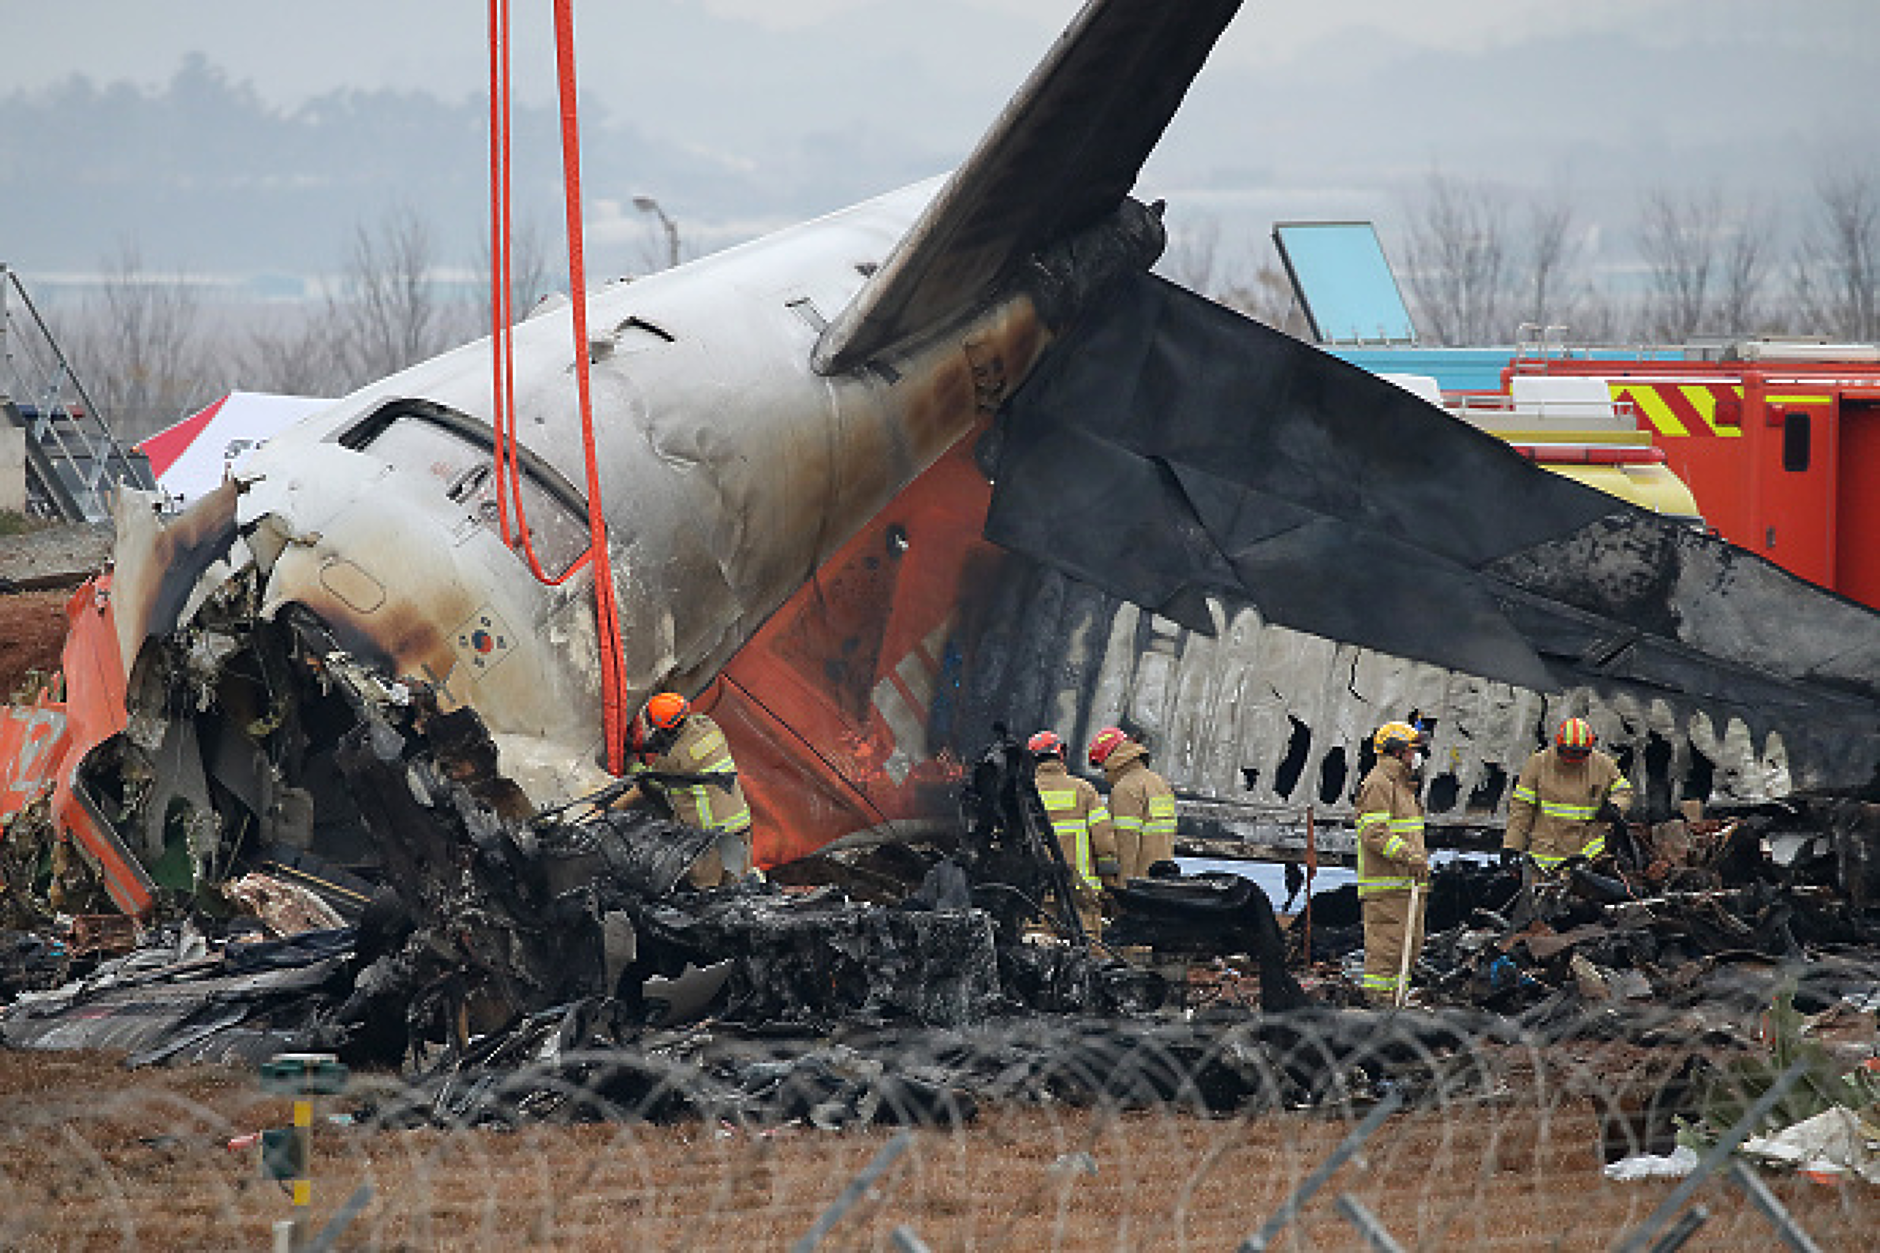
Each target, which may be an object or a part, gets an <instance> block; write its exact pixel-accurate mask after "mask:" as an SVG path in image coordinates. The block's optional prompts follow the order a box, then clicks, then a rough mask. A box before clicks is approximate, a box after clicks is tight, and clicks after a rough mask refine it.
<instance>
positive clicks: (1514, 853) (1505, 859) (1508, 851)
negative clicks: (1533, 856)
mask: <svg viewBox="0 0 1880 1253" xmlns="http://www.w3.org/2000/svg"><path fill="white" fill-rule="evenodd" d="M1522 856H1523V854H1522V852H1521V850H1520V849H1518V848H1503V849H1502V850H1501V868H1502V869H1503V870H1516V869H1519V868H1520V866H1521V858H1522Z"/></svg>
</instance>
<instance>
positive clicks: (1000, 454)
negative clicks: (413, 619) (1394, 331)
mask: <svg viewBox="0 0 1880 1253" xmlns="http://www.w3.org/2000/svg"><path fill="white" fill-rule="evenodd" d="M993 455H994V457H995V466H994V478H995V482H996V487H995V489H994V493H993V501H992V508H991V511H990V514H989V515H988V519H987V524H986V535H987V538H989V539H991V540H993V541H994V542H996V543H998V544H1001V545H1003V546H1005V547H1007V548H1010V549H1013V550H1016V551H1019V552H1022V553H1025V554H1027V555H1029V556H1032V557H1034V558H1036V559H1038V560H1040V561H1043V562H1045V563H1046V564H1048V565H1052V566H1055V567H1056V568H1058V569H1060V570H1063V571H1064V572H1065V573H1067V574H1070V575H1072V576H1074V577H1076V578H1078V579H1081V580H1084V581H1086V582H1088V583H1091V584H1093V585H1095V586H1097V587H1100V588H1103V589H1105V590H1107V591H1110V592H1112V593H1114V594H1116V595H1119V596H1122V597H1125V598H1126V599H1129V600H1132V601H1134V602H1136V603H1137V604H1139V605H1142V606H1143V607H1145V608H1147V609H1150V610H1152V611H1154V612H1157V613H1160V614H1162V615H1163V616H1165V617H1168V618H1171V619H1173V620H1175V621H1178V622H1180V623H1182V624H1183V625H1185V626H1189V627H1191V628H1194V629H1196V630H1199V631H1203V632H1211V631H1212V629H1213V623H1212V619H1211V617H1210V615H1209V613H1208V610H1207V607H1206V604H1205V596H1206V595H1207V594H1209V593H1214V594H1222V595H1225V596H1227V597H1229V598H1233V599H1238V600H1241V601H1245V602H1251V603H1252V604H1254V605H1256V606H1257V607H1258V608H1259V610H1260V611H1261V613H1262V614H1263V615H1265V616H1266V617H1267V618H1269V619H1271V620H1273V621H1275V622H1278V623H1281V624H1283V625H1286V626H1290V627H1293V628H1295V629H1298V630H1302V631H1307V632H1310V633H1312V634H1315V635H1322V636H1327V637H1329V638H1333V639H1338V640H1343V641H1348V642H1351V643H1356V644H1361V645H1364V646H1366V647H1370V648H1376V649H1380V650H1383V651H1385V652H1390V653H1395V654H1398V655H1401V656H1406V657H1410V658H1414V659H1418V660H1422V661H1428V662H1433V663H1436V664H1438V665H1442V666H1446V667H1449V668H1452V669H1456V670H1461V671H1465V672H1468V673H1471V674H1476V675H1481V676H1484V677H1487V678H1491V679H1499V680H1504V681H1507V682H1510V683H1514V684H1517V685H1519V686H1522V687H1528V688H1533V689H1536V690H1541V691H1549V690H1556V689H1558V688H1559V687H1561V686H1562V685H1563V684H1573V683H1586V682H1593V683H1602V682H1603V683H1607V684H1614V683H1623V684H1631V685H1640V686H1642V687H1644V688H1650V689H1656V690H1659V691H1663V692H1665V693H1667V694H1683V695H1685V696H1691V697H1703V698H1708V699H1722V700H1727V701H1730V702H1732V703H1734V704H1738V705H1743V706H1750V707H1756V708H1760V709H1761V710H1762V711H1763V713H1764V714H1765V717H1766V718H1774V719H1775V720H1776V721H1778V722H1781V723H1786V724H1787V725H1788V726H1790V727H1791V728H1794V729H1795V730H1796V732H1797V733H1799V734H1804V735H1806V736H1807V737H1808V738H1810V739H1817V740H1818V739H1819V738H1821V737H1838V738H1841V739H1843V741H1845V739H1846V737H1848V736H1850V735H1851V736H1852V738H1853V740H1854V741H1855V743H1853V744H1846V743H1845V742H1844V743H1843V748H1842V751H1840V752H1836V753H1833V754H1831V755H1832V756H1834V757H1837V758H1838V759H1839V760H1840V761H1841V762H1842V764H1843V765H1844V766H1845V767H1846V771H1845V772H1843V774H1842V777H1843V779H1844V780H1845V781H1847V782H1849V783H1853V784H1860V783H1865V782H1866V781H1867V779H1866V774H1867V773H1868V772H1870V771H1871V770H1872V769H1873V768H1874V767H1873V761H1874V758H1875V755H1876V745H1877V744H1880V614H1875V613H1873V612H1872V611H1870V610H1867V609H1865V608H1863V607H1862V606H1859V605H1856V604H1854V603H1852V602H1850V601H1847V600H1844V599H1843V598H1841V597H1838V596H1835V595H1834V594H1833V593H1830V592H1827V591H1823V590H1822V589H1819V588H1816V587H1814V586H1812V585H1811V584H1808V583H1806V582H1804V581H1802V580H1800V579H1797V578H1795V577H1793V576H1792V575H1789V574H1787V573H1786V572H1784V571H1782V570H1780V569H1779V568H1777V567H1775V566H1773V565H1771V564H1770V563H1768V562H1766V561H1764V560H1762V559H1761V558H1759V557H1756V556H1755V555H1754V554H1751V553H1748V552H1745V551H1743V550H1741V549H1738V548H1735V547H1734V546H1732V545H1729V544H1727V543H1724V542H1723V541H1720V540H1716V539H1713V538H1711V537H1708V536H1706V535H1703V534H1701V533H1699V532H1696V531H1693V530H1691V529H1689V528H1687V527H1682V526H1678V525H1674V524H1672V523H1669V522H1666V521H1664V520H1661V519H1659V518H1658V517H1657V516H1656V515H1653V514H1650V513H1647V512H1645V511H1643V510H1640V509H1637V508H1636V507H1634V506H1631V505H1629V504H1626V503H1624V502H1621V501H1618V500H1615V499H1614V498H1612V497H1610V496H1607V495H1605V494H1603V493H1600V492H1597V491H1594V490H1593V489H1590V488H1587V487H1584V486H1582V485H1580V484H1578V483H1574V482H1572V481H1570V480H1567V479H1565V478H1562V477H1560V476H1557V475H1553V474H1550V473H1548V472H1547V471H1544V470H1542V469H1540V468H1538V467H1537V466H1534V465H1532V464H1531V463H1529V462H1528V461H1526V460H1525V459H1524V458H1522V457H1521V456H1520V455H1519V454H1517V453H1516V452H1514V451H1513V450H1512V449H1510V448H1509V447H1507V445H1505V444H1504V443H1502V442H1501V441H1500V440H1497V439H1495V438H1493V437H1492V436H1489V435H1486V434H1483V433H1482V432H1479V431H1476V430H1474V429H1473V428H1471V427H1469V426H1467V425H1466V424H1464V423H1460V422H1457V421H1456V420H1455V419H1453V418H1452V417H1450V416H1449V415H1447V414H1445V413H1444V412H1443V411H1442V410H1440V409H1438V408H1436V407H1435V406H1432V405H1429V404H1427V403H1426V402H1424V401H1422V400H1420V399H1418V398H1416V397H1414V396H1412V395H1411V394H1410V393H1408V392H1406V391H1404V390H1402V389H1400V388H1398V387H1396V386H1394V385H1393V384H1391V383H1389V382H1386V381H1384V380H1382V379H1379V378H1377V377H1376V376H1374V375H1371V374H1369V373H1367V372H1365V371H1363V370H1360V369H1358V368H1356V367H1353V366H1350V365H1348V364H1346V363H1344V362H1341V361H1338V360H1336V359H1334V358H1332V357H1330V356H1328V355H1326V354H1324V353H1322V352H1319V351H1318V350H1317V349H1314V348H1312V347H1310V346H1309V345H1306V344H1304V343H1301V342H1299V341H1297V340H1294V339H1292V338H1290V337H1288V336H1285V335H1282V334H1280V333H1278V332H1276V331H1273V330H1271V329H1269V328H1267V327H1265V326H1262V325H1260V324H1259V323H1257V322H1254V321H1251V320H1250V319H1247V318H1244V317H1242V316H1240V315H1239V314H1237V313H1234V312H1233V311H1231V310H1229V309H1225V308H1222V307H1221V306H1219V305H1216V304H1214V303H1212V302H1210V301H1207V300H1205V299H1202V298H1201V297H1199V296H1196V295H1194V294H1193V293H1190V292H1187V291H1184V290H1182V289H1181V288H1179V287H1176V286H1174V285H1172V284H1169V283H1167V282H1164V281H1162V280H1160V279H1156V278H1154V277H1152V276H1141V277H1136V276H1132V277H1130V278H1129V279H1127V280H1125V281H1124V282H1123V283H1122V284H1120V285H1119V286H1118V288H1117V289H1116V290H1115V292H1114V298H1113V299H1111V300H1109V301H1106V302H1105V303H1104V304H1103V306H1102V307H1101V308H1096V309H1092V310H1091V311H1090V312H1089V313H1088V314H1087V315H1086V316H1085V317H1084V318H1083V319H1082V320H1081V321H1080V322H1079V323H1078V324H1077V325H1076V326H1074V327H1072V328H1069V329H1068V330H1067V331H1066V332H1065V334H1064V337H1063V338H1062V339H1061V340H1060V342H1059V345H1058V351H1055V352H1053V353H1052V354H1051V355H1050V357H1049V358H1048V359H1047V360H1046V362H1045V363H1044V364H1043V365H1042V366H1041V368H1040V369H1039V371H1038V372H1037V373H1036V374H1034V375H1033V377H1032V378H1031V379H1029V380H1028V381H1027V383H1026V384H1025V386H1024V387H1023V388H1021V389H1020V390H1019V392H1018V393H1017V394H1016V395H1015V396H1014V397H1013V399H1012V400H1011V401H1010V402H1009V404H1008V406H1007V408H1006V411H1005V413H1004V415H1003V419H1002V423H1001V426H1000V428H999V430H998V441H997V448H996V452H995V453H994V454H993ZM1830 728H1832V730H1830ZM1862 763H1864V764H1862ZM1849 773H1851V774H1852V776H1853V777H1851V778H1850V777H1848V775H1849Z"/></svg>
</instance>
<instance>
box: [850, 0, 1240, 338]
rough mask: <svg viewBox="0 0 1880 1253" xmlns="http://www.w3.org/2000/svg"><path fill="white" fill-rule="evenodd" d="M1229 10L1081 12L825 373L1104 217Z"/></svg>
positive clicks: (938, 319) (947, 312)
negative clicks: (1047, 246) (1054, 241)
mask: <svg viewBox="0 0 1880 1253" xmlns="http://www.w3.org/2000/svg"><path fill="white" fill-rule="evenodd" d="M1239 8H1240V0H1185V2H1184V3H1181V4H1169V3H1167V0H1092V3H1090V4H1087V5H1086V6H1085V7H1084V9H1083V11H1082V12H1080V13H1079V14H1078V15H1077V17H1076V19H1075V20H1074V21H1073V22H1072V23H1071V26H1070V28H1069V29H1068V30H1066V31H1065V32H1064V34H1063V36H1062V37H1061V38H1060V39H1059V40H1058V42H1057V44H1056V46H1055V47H1053V49H1052V50H1051V53H1050V55H1048V56H1047V57H1046V58H1045V59H1044V61H1043V62H1041V63H1040V64H1039V66H1038V68H1037V69H1035V70H1033V71H1032V74H1031V77H1030V78H1029V79H1027V80H1026V82H1025V85H1024V86H1023V87H1022V88H1020V89H1019V92H1018V94H1017V95H1015V96H1014V97H1013V98H1012V100H1011V102H1010V103H1008V104H1007V105H1006V107H1005V110H1004V112H1003V113H1001V114H1000V115H999V119H998V121H997V122H995V123H994V124H993V126H992V129H991V130H989V131H988V132H987V133H986V135H985V136H984V138H982V139H981V140H980V142H979V146H978V147H977V148H975V149H974V151H973V153H972V155H971V156H969V157H968V158H967V159H966V162H965V163H964V164H963V165H961V166H960V167H959V169H958V170H956V171H955V172H954V173H953V175H952V177H951V178H949V179H948V180H947V182H946V184H945V186H944V187H942V188H941V190H940V193H939V195H938V196H936V197H935V198H934V200H933V202H932V203H931V204H930V205H929V206H928V207H927V209H926V211H925V212H924V213H923V214H922V215H921V217H920V219H919V220H918V221H917V222H916V223H915V224H914V226H913V228H912V229H911V230H910V231H909V232H908V233H907V234H906V236H904V237H903V238H902V239H901V241H900V242H899V243H898V244H897V245H896V247H895V249H894V251H893V252H892V253H891V254H889V256H888V258H887V260H886V261H885V262H884V263H883V265H882V267H881V269H880V270H879V271H878V272H877V273H876V274H875V276H874V277H873V278H872V279H871V280H870V281H869V283H868V285H867V286H866V287H864V288H863V289H862V290H861V291H860V292H859V293H857V295H856V298H855V300H854V301H853V302H852V303H851V304H850V305H849V306H848V308H847V309H845V310H844V311H843V312H842V314H841V315H840V316H839V317H837V318H836V320H835V321H834V322H832V323H831V324H830V325H829V327H828V329H827V330H825V331H824V332H823V334H822V336H821V338H820V339H819V340H818V342H817V345H816V351H815V364H816V368H817V370H818V371H819V372H821V373H824V374H833V373H838V372H840V371H843V370H847V369H851V368H853V367H855V366H857V365H860V364H862V363H863V362H865V361H867V360H869V359H870V358H871V357H873V356H875V355H877V354H879V353H881V352H882V351H884V350H886V349H888V348H890V347H892V346H894V345H895V344H897V343H900V342H902V341H904V340H907V339H910V338H912V337H913V336H915V335H918V334H922V333H925V332H929V331H932V330H933V329H934V328H935V327H938V326H941V325H943V324H945V323H947V322H949V321H951V320H953V319H954V318H956V317H958V316H959V315H960V314H962V313H965V312H967V311H968V310H969V309H971V308H972V307H973V306H974V305H975V304H977V303H979V302H980V301H981V300H983V299H984V298H985V297H986V294H987V293H988V292H991V291H993V290H995V289H996V288H997V287H998V286H999V285H1000V284H1002V283H1003V282H1004V281H1005V280H1007V279H1009V278H1010V277H1011V276H1012V274H1013V273H1014V272H1015V271H1016V270H1017V269H1018V267H1020V266H1021V265H1023V264H1024V263H1025V262H1026V261H1027V260H1028V259H1029V258H1031V257H1032V256H1033V255H1034V254H1036V253H1037V252H1039V251H1040V250H1041V249H1043V248H1044V246H1045V245H1046V244H1048V243H1050V242H1052V241H1053V240H1057V239H1062V238H1064V237H1067V236H1070V235H1074V234H1076V233H1077V232H1079V231H1081V230H1083V229H1084V228H1085V227H1088V226H1091V225H1092V224H1094V223H1096V222H1098V221H1099V220H1101V219H1102V218H1104V217H1106V216H1107V215H1108V214H1110V213H1111V212H1112V211H1114V210H1115V209H1116V208H1117V207H1118V206H1119V205H1120V204H1121V203H1122V201H1123V197H1124V196H1125V195H1126V194H1127V193H1128V192H1129V189H1130V188H1131V187H1132V186H1133V185H1134V184H1135V181H1136V175H1137V173H1138V172H1139V171H1140V170H1141V168H1142V163H1143V162H1144V161H1145V160H1147V159H1148V156H1149V153H1150V150H1151V149H1153V148H1154V147H1155V145H1156V141H1157V140H1158V139H1160V138H1161V136H1162V132H1163V130H1164V129H1166V127H1167V126H1168V123H1169V119H1170V118H1172V117H1173V116H1174V114H1175V109H1176V107H1177V106H1178V105H1180V103H1181V100H1182V97H1183V96H1184V95H1185V94H1186V93H1187V90H1188V84H1189V83H1190V82H1192V81H1193V80H1194V77H1195V75H1196V74H1197V73H1198V72H1199V71H1200V69H1201V65H1202V62H1203V61H1205V60H1206V59H1207V56H1208V52H1209V50H1210V49H1211V48H1213V46H1214V42H1215V40H1216V39H1218V38H1219V37H1220V34H1221V32H1222V30H1224V29H1225V28H1226V26H1227V23H1228V22H1229V21H1230V20H1232V18H1233V16H1234V13H1235V12H1236V11H1237V10H1238V9H1239Z"/></svg>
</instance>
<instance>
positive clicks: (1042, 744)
mask: <svg viewBox="0 0 1880 1253" xmlns="http://www.w3.org/2000/svg"><path fill="white" fill-rule="evenodd" d="M1025 748H1026V751H1028V752H1029V753H1031V755H1032V756H1034V757H1062V756H1063V755H1064V741H1063V740H1061V739H1059V738H1058V733H1057V732H1056V731H1040V732H1038V734H1036V735H1034V736H1032V737H1031V738H1030V739H1028V740H1026V741H1025Z"/></svg>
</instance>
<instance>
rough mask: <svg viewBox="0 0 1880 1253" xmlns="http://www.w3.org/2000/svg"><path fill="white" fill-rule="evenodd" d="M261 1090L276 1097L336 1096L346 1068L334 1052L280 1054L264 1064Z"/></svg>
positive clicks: (342, 1085) (344, 1076) (343, 1087)
mask: <svg viewBox="0 0 1880 1253" xmlns="http://www.w3.org/2000/svg"><path fill="white" fill-rule="evenodd" d="M261 1090H262V1091H263V1092H267V1093H269V1094H271V1095H273V1096H333V1095H335V1094H336V1093H339V1092H344V1091H345V1090H346V1067H345V1066H343V1065H341V1064H340V1061H339V1059H338V1058H337V1057H335V1056H333V1054H331V1053H280V1054H277V1055H276V1056H274V1057H271V1058H269V1059H268V1060H267V1061H265V1062H262V1063H261Z"/></svg>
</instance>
